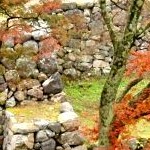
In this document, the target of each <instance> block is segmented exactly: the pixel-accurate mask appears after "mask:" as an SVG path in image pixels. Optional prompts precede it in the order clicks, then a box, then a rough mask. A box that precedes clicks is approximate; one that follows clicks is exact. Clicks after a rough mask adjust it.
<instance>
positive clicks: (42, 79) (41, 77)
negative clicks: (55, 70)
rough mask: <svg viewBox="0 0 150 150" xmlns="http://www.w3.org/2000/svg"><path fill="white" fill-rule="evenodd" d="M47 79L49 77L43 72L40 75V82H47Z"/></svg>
mask: <svg viewBox="0 0 150 150" xmlns="http://www.w3.org/2000/svg"><path fill="white" fill-rule="evenodd" d="M47 78H48V77H47V75H46V74H45V73H43V72H40V73H39V75H38V80H39V81H40V82H43V81H45V80H46V79H47Z"/></svg>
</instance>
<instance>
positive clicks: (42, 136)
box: [36, 130, 49, 142]
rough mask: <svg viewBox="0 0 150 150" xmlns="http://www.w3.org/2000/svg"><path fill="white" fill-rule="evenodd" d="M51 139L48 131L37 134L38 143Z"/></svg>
mask: <svg viewBox="0 0 150 150" xmlns="http://www.w3.org/2000/svg"><path fill="white" fill-rule="evenodd" d="M48 139H49V138H48V136H47V134H46V131H44V130H40V131H38V132H37V134H36V142H44V141H47V140H48Z"/></svg>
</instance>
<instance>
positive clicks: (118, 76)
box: [99, 0, 150, 149]
mask: <svg viewBox="0 0 150 150" xmlns="http://www.w3.org/2000/svg"><path fill="white" fill-rule="evenodd" d="M107 2H108V1H107V0H99V3H100V8H101V14H102V16H103V19H104V22H105V24H106V25H107V28H108V32H109V35H110V39H111V42H112V45H113V54H114V55H113V62H112V66H111V71H110V73H109V75H108V77H107V80H106V82H105V85H104V87H103V90H102V93H101V98H100V106H99V119H100V125H99V135H100V136H99V146H100V148H99V149H107V148H108V147H110V146H111V145H112V143H111V138H110V136H109V134H110V128H111V125H112V124H113V121H114V118H115V116H116V114H115V110H114V105H115V103H121V101H122V100H123V99H124V97H125V95H127V93H128V92H129V91H130V90H131V89H132V87H134V86H135V85H136V84H137V83H139V82H140V81H142V80H143V77H144V75H145V74H147V73H149V64H148V62H149V59H148V56H149V52H147V53H142V52H132V58H131V59H130V60H129V56H130V51H131V50H132V46H133V45H134V42H135V40H136V39H138V38H139V37H142V36H143V35H145V33H146V31H149V30H150V22H149V20H147V21H146V23H145V22H144V23H143V24H140V26H139V23H140V17H141V13H142V10H143V9H144V4H145V3H148V1H146V0H130V1H124V4H123V3H122V1H119V0H118V1H114V0H111V4H113V5H114V6H115V7H117V8H118V9H120V10H123V11H126V15H127V17H126V18H127V19H126V22H125V25H124V27H123V28H121V29H120V30H118V28H119V27H118V26H117V27H116V26H115V24H114V23H113V18H114V16H113V14H112V8H111V6H110V3H107ZM146 5H147V4H146ZM145 56H147V57H145ZM136 58H137V59H136ZM128 60H129V61H130V64H129V65H128V68H129V69H128V73H129V72H132V71H133V68H134V71H137V72H138V74H139V75H140V76H138V77H137V78H136V79H134V80H133V81H132V82H131V83H129V84H128V85H127V87H126V88H125V90H124V91H123V93H121V95H120V96H119V97H117V91H118V88H119V85H120V83H121V80H122V78H123V75H124V73H125V71H126V67H127V62H128ZM141 62H142V63H141ZM138 65H139V66H140V67H139V66H138ZM137 72H136V73H137ZM149 87H150V83H148V84H147V86H146V87H145V88H144V89H143V90H142V91H141V92H139V93H138V94H137V95H136V96H134V97H133V100H132V101H133V103H134V102H135V101H136V100H137V99H139V96H140V95H141V94H142V93H143V92H144V90H145V89H147V88H149ZM139 111H141V109H139ZM118 113H119V112H118ZM124 113H125V112H124ZM123 115H124V114H123ZM125 116H126V115H125ZM116 130H117V129H116ZM118 130H120V129H119V127H118ZM117 132H118V131H117ZM119 132H120V131H119Z"/></svg>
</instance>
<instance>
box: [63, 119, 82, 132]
mask: <svg viewBox="0 0 150 150" xmlns="http://www.w3.org/2000/svg"><path fill="white" fill-rule="evenodd" d="M62 126H63V127H64V129H65V131H69V132H71V131H76V130H78V129H79V126H80V121H79V119H74V120H68V121H66V122H64V123H62Z"/></svg>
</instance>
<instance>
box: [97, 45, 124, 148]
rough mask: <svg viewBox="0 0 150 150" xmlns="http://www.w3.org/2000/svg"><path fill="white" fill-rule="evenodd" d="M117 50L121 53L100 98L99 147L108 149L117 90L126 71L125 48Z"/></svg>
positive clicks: (118, 54) (116, 57)
mask: <svg viewBox="0 0 150 150" xmlns="http://www.w3.org/2000/svg"><path fill="white" fill-rule="evenodd" d="M116 48H119V49H120V52H119V51H117V52H118V53H117V54H115V55H114V56H115V57H114V60H113V65H112V67H111V72H110V74H109V76H108V78H107V80H106V82H105V85H104V88H103V91H102V94H101V98H100V109H99V116H100V135H99V146H104V147H107V146H109V145H110V140H109V130H110V125H111V123H112V121H113V118H114V112H113V103H114V102H115V99H116V95H117V90H118V87H119V84H120V82H121V79H122V77H123V74H124V71H125V64H126V60H127V55H126V56H125V55H123V51H122V50H123V49H124V47H123V46H121V47H120V45H119V46H117V47H116Z"/></svg>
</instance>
